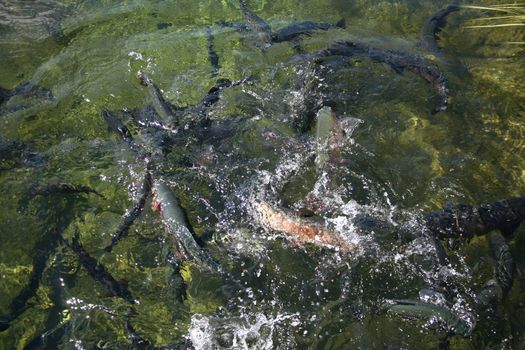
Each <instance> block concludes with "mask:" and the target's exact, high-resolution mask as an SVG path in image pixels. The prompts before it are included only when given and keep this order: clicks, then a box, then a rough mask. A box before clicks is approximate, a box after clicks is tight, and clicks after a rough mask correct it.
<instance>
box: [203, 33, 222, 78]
mask: <svg viewBox="0 0 525 350" xmlns="http://www.w3.org/2000/svg"><path fill="white" fill-rule="evenodd" d="M206 38H207V40H208V60H209V61H210V64H211V76H212V77H215V76H217V73H218V72H219V69H220V68H221V67H220V66H219V55H218V54H217V52H215V48H214V43H213V41H214V38H213V34H212V32H211V28H210V27H206Z"/></svg>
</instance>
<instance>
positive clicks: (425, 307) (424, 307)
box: [384, 300, 474, 337]
mask: <svg viewBox="0 0 525 350" xmlns="http://www.w3.org/2000/svg"><path fill="white" fill-rule="evenodd" d="M384 307H385V308H386V311H387V313H388V314H393V315H397V316H401V317H405V318H410V319H418V320H425V321H429V322H432V323H436V322H437V325H438V326H441V327H443V328H445V329H446V330H447V331H449V332H452V333H454V334H459V335H462V336H464V337H468V336H470V335H471V334H472V330H473V329H474V326H473V325H472V324H469V323H468V322H467V321H465V320H463V319H461V318H460V317H459V316H458V315H456V314H455V313H453V312H452V311H451V310H449V309H448V308H446V307H444V306H441V305H436V304H431V303H426V302H423V301H418V300H394V301H393V303H390V304H385V305H384Z"/></svg>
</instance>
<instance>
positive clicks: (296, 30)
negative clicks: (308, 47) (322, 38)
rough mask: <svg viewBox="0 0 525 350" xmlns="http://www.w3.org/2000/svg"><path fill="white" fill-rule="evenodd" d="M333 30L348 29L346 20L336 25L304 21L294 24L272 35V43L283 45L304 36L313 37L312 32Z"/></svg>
mask: <svg viewBox="0 0 525 350" xmlns="http://www.w3.org/2000/svg"><path fill="white" fill-rule="evenodd" d="M331 28H341V29H344V28H346V21H345V19H344V18H343V19H341V20H339V21H338V22H337V23H336V24H335V25H334V24H331V23H325V22H321V23H318V22H312V21H304V22H297V23H292V24H290V25H289V26H287V27H285V28H282V29H280V30H278V31H277V32H275V33H273V34H272V43H281V42H285V41H292V40H295V39H297V38H298V37H300V36H303V35H311V34H312V32H314V31H318V30H329V29H331Z"/></svg>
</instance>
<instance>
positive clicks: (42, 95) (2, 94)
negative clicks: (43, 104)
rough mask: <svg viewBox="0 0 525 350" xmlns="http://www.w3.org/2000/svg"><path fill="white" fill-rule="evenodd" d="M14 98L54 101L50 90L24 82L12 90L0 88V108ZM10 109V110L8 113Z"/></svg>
mask: <svg viewBox="0 0 525 350" xmlns="http://www.w3.org/2000/svg"><path fill="white" fill-rule="evenodd" d="M15 96H23V97H36V98H39V99H43V100H47V101H51V100H53V99H54V96H53V93H52V92H51V90H49V89H46V88H43V87H40V86H38V85H35V84H33V83H31V82H30V81H24V82H22V83H20V84H19V85H18V86H16V87H15V88H13V89H5V88H1V87H0V106H1V105H2V104H4V103H7V102H8V101H9V100H10V99H12V98H13V97H15ZM11 109H12V108H10V109H9V110H8V111H10V110H11ZM15 109H18V108H15Z"/></svg>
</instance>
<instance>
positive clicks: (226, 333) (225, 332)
mask: <svg viewBox="0 0 525 350" xmlns="http://www.w3.org/2000/svg"><path fill="white" fill-rule="evenodd" d="M299 325H300V321H299V319H298V315H297V314H277V315H276V316H269V315H266V314H264V313H262V312H255V313H251V312H250V313H245V314H244V313H243V314H241V315H240V316H232V317H218V316H209V317H206V316H203V315H199V314H196V315H193V316H192V319H191V325H190V329H189V338H190V340H191V342H192V344H193V346H194V348H195V349H196V350H207V349H246V350H248V349H254V350H255V349H257V350H259V349H261V350H263V349H274V347H275V346H276V345H279V344H275V343H274V340H275V339H276V338H277V339H279V343H284V342H286V343H287V345H290V346H293V345H294V344H293V343H294V341H293V339H286V337H290V334H291V333H292V332H290V330H289V328H290V327H291V328H292V329H293V328H295V327H298V326H299Z"/></svg>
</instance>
